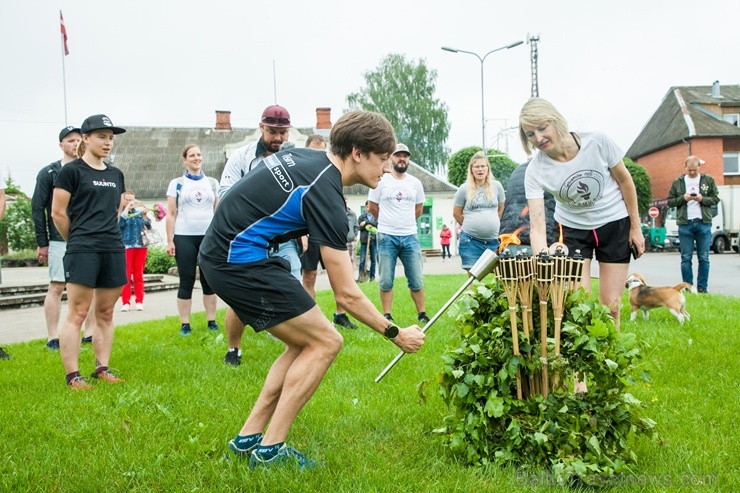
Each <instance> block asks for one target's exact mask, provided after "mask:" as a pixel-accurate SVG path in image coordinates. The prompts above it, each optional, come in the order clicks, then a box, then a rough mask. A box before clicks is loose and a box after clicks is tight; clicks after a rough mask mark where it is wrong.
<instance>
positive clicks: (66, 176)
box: [54, 159, 126, 252]
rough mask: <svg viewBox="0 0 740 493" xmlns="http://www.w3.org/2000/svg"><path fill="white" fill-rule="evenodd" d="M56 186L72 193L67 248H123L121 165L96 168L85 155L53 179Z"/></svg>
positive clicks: (70, 163)
mask: <svg viewBox="0 0 740 493" xmlns="http://www.w3.org/2000/svg"><path fill="white" fill-rule="evenodd" d="M54 187H55V188H61V189H63V190H66V191H67V192H69V193H70V194H71V197H70V198H69V206H68V207H67V215H68V216H69V222H70V227H69V236H68V237H67V251H68V252H118V251H123V250H124V246H123V240H122V239H121V229H120V228H119V226H118V208H119V206H120V205H121V195H122V194H123V193H124V191H125V190H126V187H125V185H124V181H123V173H122V172H121V170H120V169H118V168H114V167H112V166H107V167H106V168H105V169H103V170H97V169H94V168H91V167H90V166H88V164H87V163H85V161H83V160H82V159H75V160H74V161H71V162H69V163H67V164H65V165H64V166H63V167H62V169H61V170H60V171H59V174H58V175H57V177H56V180H55V181H54Z"/></svg>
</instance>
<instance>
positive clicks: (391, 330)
mask: <svg viewBox="0 0 740 493" xmlns="http://www.w3.org/2000/svg"><path fill="white" fill-rule="evenodd" d="M383 334H384V335H385V337H387V338H388V339H390V340H391V341H392V340H393V339H395V338H396V337H397V336H398V327H396V326H395V325H393V324H390V325H389V326H388V327H386V328H385V331H384V332H383Z"/></svg>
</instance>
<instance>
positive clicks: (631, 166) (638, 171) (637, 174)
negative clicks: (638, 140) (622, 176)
mask: <svg viewBox="0 0 740 493" xmlns="http://www.w3.org/2000/svg"><path fill="white" fill-rule="evenodd" d="M624 165H625V166H627V171H629V172H630V175H632V181H634V182H635V188H636V189H637V210H638V211H639V212H640V215H641V216H642V215H643V214H645V213H646V212H647V210H648V209H649V208H650V204H651V203H652V202H653V189H652V185H651V184H650V175H648V173H647V171H645V168H643V167H642V166H640V165H639V164H637V163H635V162H634V161H632V160H631V159H630V158H627V157H626V158H624Z"/></svg>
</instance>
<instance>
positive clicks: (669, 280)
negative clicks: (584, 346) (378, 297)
mask: <svg viewBox="0 0 740 493" xmlns="http://www.w3.org/2000/svg"><path fill="white" fill-rule="evenodd" d="M709 258H710V262H711V272H710V277H709V292H710V293H714V294H723V295H729V296H740V255H738V254H737V253H725V254H723V255H716V254H711V255H710V257H709ZM594 264H595V265H594V266H593V269H592V275H593V277H594V278H596V277H598V272H597V267H596V263H594ZM635 271H637V272H640V273H642V274H643V275H644V276H645V278H646V279H647V281H648V283H649V284H650V285H652V286H673V285H675V284H678V283H679V282H681V270H680V256H679V254H678V253H676V252H669V253H648V254H645V255H643V257H642V258H640V259H638V260H636V261H633V262H632V264H631V265H630V272H635ZM424 273H425V274H431V275H435V274H457V273H463V270H462V268H461V267H460V258H459V257H454V258H453V259H452V261H451V262H450V261H448V262H442V260H441V259H440V258H429V259H427V260H426V262H425V264H424ZM2 276H3V283H4V284H5V285H30V284H44V283H46V282H48V277H47V272H46V269H45V268H42V267H22V268H6V269H3V272H2ZM396 276H397V277H401V276H403V270H402V269H401V268H400V267H399V268H398V270H397V271H396ZM166 280H172V281H173V282H176V279H175V278H173V279H168V276H167V277H166ZM196 284H197V283H196ZM316 289H317V290H318V291H320V290H324V289H329V279H328V278H327V276H326V274H325V273H323V272H322V273H320V274H319V276H318V277H317V281H316ZM193 294H194V296H193V312H202V311H204V308H203V302H202V297H201V296H200V291H199V289H198V288H196V290H195V291H194V293H193ZM175 296H176V292H175V291H164V292H157V293H147V294H146V296H145V299H144V311H142V312H137V311H131V312H128V313H121V312H120V311H119V310H120V301H119V302H118V304H117V305H116V313H115V316H114V321H115V323H116V325H121V324H127V323H133V322H142V321H146V320H160V319H163V318H164V317H168V316H176V315H177V309H176V304H175V303H176V302H175ZM219 306H220V307H223V306H224V304H223V302H220V303H219ZM66 311H67V308H66V303H65V304H64V305H63V307H62V320H64V317H65V316H66ZM0 317H2V322H0V345H2V344H12V343H17V342H25V341H30V340H34V339H45V338H46V327H45V324H44V310H43V307H33V308H21V309H16V310H2V311H0ZM178 326H179V324H178V322H177V321H176V320H175V321H174V322H173V328H172V330H177V328H178Z"/></svg>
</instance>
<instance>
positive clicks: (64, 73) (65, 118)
mask: <svg viewBox="0 0 740 493" xmlns="http://www.w3.org/2000/svg"><path fill="white" fill-rule="evenodd" d="M59 21H60V22H61V26H62V27H61V32H60V33H59V35H60V37H61V40H62V46H61V48H62V87H63V89H64V126H65V127H66V126H67V70H66V67H65V66H64V57H65V56H66V54H67V50H66V40H65V39H64V37H65V34H66V32H65V28H64V17H63V16H62V11H61V10H60V11H59Z"/></svg>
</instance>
